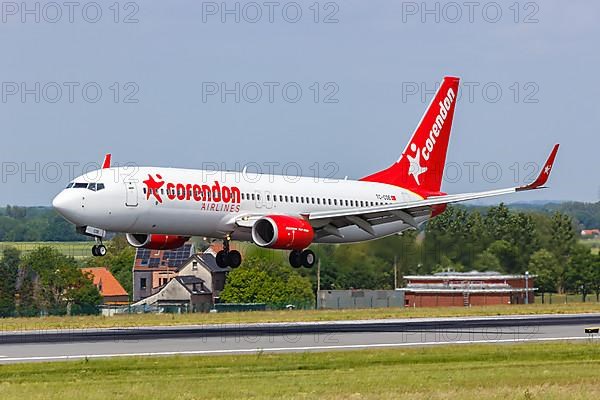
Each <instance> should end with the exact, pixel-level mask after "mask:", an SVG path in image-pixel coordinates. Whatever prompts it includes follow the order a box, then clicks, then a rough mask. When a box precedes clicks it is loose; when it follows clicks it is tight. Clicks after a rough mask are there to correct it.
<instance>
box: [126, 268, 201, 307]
mask: <svg viewBox="0 0 600 400" xmlns="http://www.w3.org/2000/svg"><path fill="white" fill-rule="evenodd" d="M133 307H154V308H156V309H158V310H160V311H161V312H173V311H176V312H181V311H184V312H200V311H204V312H208V311H209V310H210V309H211V308H212V293H211V292H210V290H208V288H207V287H206V286H205V285H204V282H203V281H202V279H200V278H196V277H194V276H176V277H174V278H173V279H171V280H169V282H168V283H166V284H165V285H164V286H163V287H162V288H161V289H160V290H159V291H158V292H156V293H155V294H153V295H152V296H149V297H146V298H145V299H142V300H140V301H138V302H137V303H135V304H133Z"/></svg>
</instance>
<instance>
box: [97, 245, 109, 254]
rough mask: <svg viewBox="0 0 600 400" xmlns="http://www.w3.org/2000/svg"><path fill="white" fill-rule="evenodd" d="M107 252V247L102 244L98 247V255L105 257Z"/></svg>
mask: <svg viewBox="0 0 600 400" xmlns="http://www.w3.org/2000/svg"><path fill="white" fill-rule="evenodd" d="M106 253H107V251H106V246H105V245H103V244H101V245H98V246H96V254H97V255H98V256H100V257H104V256H105V255H106Z"/></svg>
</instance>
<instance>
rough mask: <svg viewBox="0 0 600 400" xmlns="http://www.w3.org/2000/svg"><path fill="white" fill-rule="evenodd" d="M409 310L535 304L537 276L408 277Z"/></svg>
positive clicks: (475, 273)
mask: <svg viewBox="0 0 600 400" xmlns="http://www.w3.org/2000/svg"><path fill="white" fill-rule="evenodd" d="M404 279H405V280H406V281H407V284H406V287H404V288H401V289H398V290H400V291H403V292H404V299H405V300H404V304H405V306H407V307H438V306H465V307H466V306H472V305H474V306H479V305H492V304H524V303H528V304H532V303H533V302H534V300H535V296H534V293H535V291H536V290H537V288H535V287H534V284H535V275H529V274H525V275H506V274H500V273H498V272H492V271H489V272H478V271H471V272H440V273H437V274H433V275H408V276H404Z"/></svg>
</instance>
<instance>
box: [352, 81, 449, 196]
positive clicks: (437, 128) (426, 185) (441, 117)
mask: <svg viewBox="0 0 600 400" xmlns="http://www.w3.org/2000/svg"><path fill="white" fill-rule="evenodd" d="M459 80H460V79H459V78H456V77H450V76H447V77H445V78H444V80H443V81H442V84H441V85H440V87H439V89H438V91H437V92H436V94H435V96H434V97H433V99H432V100H431V103H430V104H429V107H427V110H426V111H425V114H423V117H422V118H421V121H420V122H419V125H418V126H417V129H416V130H415V132H414V133H413V135H412V137H411V138H410V141H409V142H408V144H407V145H406V147H405V148H404V151H403V152H402V155H401V156H400V158H399V159H398V161H396V163H394V164H393V165H392V166H390V167H389V168H387V169H384V170H382V171H379V172H376V173H374V174H372V175H369V176H366V177H364V178H362V179H361V181H370V182H379V183H387V184H390V185H395V186H400V187H403V188H406V189H409V190H411V191H413V192H415V193H417V194H420V195H422V196H424V197H427V196H428V195H431V194H437V193H439V192H440V189H441V186H442V177H443V175H444V165H445V163H446V153H447V151H448V141H449V139H450V130H451V128H452V119H453V117H454V108H455V106H456V101H457V97H458V82H459Z"/></svg>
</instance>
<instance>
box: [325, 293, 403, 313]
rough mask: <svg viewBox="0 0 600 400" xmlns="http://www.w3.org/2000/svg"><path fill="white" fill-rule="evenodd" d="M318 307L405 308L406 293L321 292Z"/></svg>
mask: <svg viewBox="0 0 600 400" xmlns="http://www.w3.org/2000/svg"><path fill="white" fill-rule="evenodd" d="M317 307H318V308H327V309H343V308H385V307H404V293H403V292H401V291H398V290H320V291H319V293H318V296H317Z"/></svg>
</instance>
